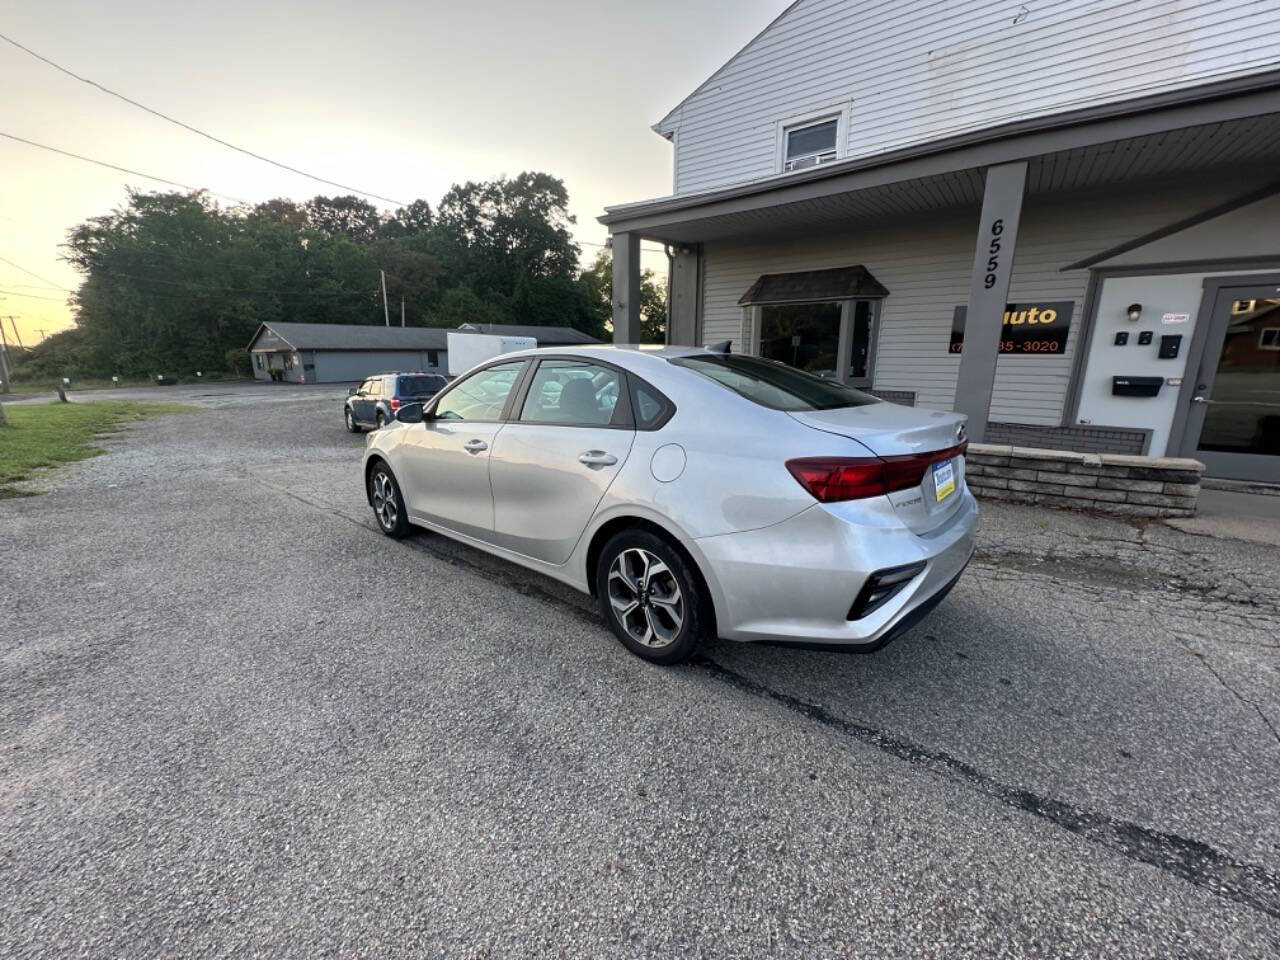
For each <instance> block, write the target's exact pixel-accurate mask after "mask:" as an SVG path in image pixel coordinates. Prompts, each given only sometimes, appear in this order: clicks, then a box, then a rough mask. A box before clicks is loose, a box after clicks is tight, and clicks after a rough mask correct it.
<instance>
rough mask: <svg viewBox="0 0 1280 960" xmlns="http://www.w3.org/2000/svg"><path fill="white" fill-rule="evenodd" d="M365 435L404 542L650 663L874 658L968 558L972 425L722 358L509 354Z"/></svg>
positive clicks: (374, 474)
mask: <svg viewBox="0 0 1280 960" xmlns="http://www.w3.org/2000/svg"><path fill="white" fill-rule="evenodd" d="M397 419H398V421H399V422H397V423H395V424H392V425H391V427H389V428H388V429H386V430H381V431H379V432H377V433H374V434H370V435H369V436H368V438H367V441H366V450H365V455H364V480H365V489H366V491H367V494H368V497H369V503H370V504H371V505H372V507H373V510H374V514H375V516H376V518H377V522H378V525H379V526H380V527H381V529H382V530H383V532H384V533H386V534H388V535H389V536H393V537H402V536H404V535H405V534H407V533H408V532H409V530H410V526H411V525H416V526H418V527H423V528H426V529H427V530H432V531H435V532H436V533H440V534H444V535H446V536H449V537H453V538H455V539H457V540H461V541H463V542H465V543H469V544H471V545H473V546H476V547H478V548H480V549H481V550H485V551H488V552H489V553H492V554H495V555H497V556H500V557H505V558H506V559H508V560H510V561H512V562H513V563H518V564H520V565H522V566H525V567H529V568H530V569H533V570H537V571H539V572H540V573H544V574H547V575H548V576H551V577H555V578H556V579H557V580H562V581H564V582H565V583H567V584H570V585H571V586H573V587H576V588H577V589H579V590H582V591H584V592H588V593H590V594H591V595H592V596H594V597H596V598H598V600H599V604H600V609H601V612H602V614H603V616H604V617H605V619H606V620H607V621H608V623H609V625H610V626H611V627H612V628H613V631H614V633H616V634H617V636H618V638H619V639H620V640H621V641H622V643H624V644H625V645H626V646H627V647H628V648H629V649H630V650H632V651H633V652H634V653H636V654H638V655H639V656H641V657H644V658H645V659H647V660H651V661H654V662H657V663H676V662H679V661H681V660H684V659H686V658H687V657H689V656H690V655H691V654H692V653H693V652H694V650H695V649H696V647H697V645H698V643H699V641H700V640H702V639H703V638H706V637H713V636H718V637H724V638H727V639H731V640H745V641H780V642H784V643H803V644H809V645H812V644H818V645H821V646H836V647H842V648H847V649H853V650H859V651H869V650H874V649H876V648H878V647H880V646H882V645H883V644H885V643H886V642H888V640H890V639H891V638H892V637H894V636H896V635H897V634H899V633H901V632H902V631H903V630H905V629H906V628H908V627H909V626H911V625H912V624H913V623H915V622H916V621H917V620H918V619H919V618H920V617H922V616H924V614H925V613H927V612H928V611H929V610H930V609H932V607H933V606H934V605H935V604H936V603H937V602H938V601H940V600H941V599H942V598H943V597H944V596H945V595H946V593H947V591H948V590H950V589H951V587H952V586H953V585H954V584H955V582H956V580H957V579H958V578H959V576H960V573H961V571H963V570H964V568H965V565H966V564H967V563H968V562H969V557H970V555H971V554H972V553H973V542H974V532H975V527H976V524H977V519H978V507H977V504H976V503H975V501H974V499H973V496H972V495H971V494H970V493H969V491H968V489H967V488H966V486H965V479H964V451H965V447H966V443H965V418H964V417H963V416H960V415H958V414H954V413H944V412H940V411H932V410H921V409H913V408H910V407H903V406H898V405H896V404H892V403H885V402H882V401H880V400H877V399H876V398H874V397H872V396H869V395H867V394H864V393H860V392H858V391H856V390H852V389H850V388H848V387H845V386H843V385H841V384H839V383H836V382H833V381H831V380H824V379H819V378H817V377H813V376H810V375H809V374H806V373H802V372H800V371H798V370H795V369H793V368H791V367H787V366H784V365H782V364H779V363H775V362H773V361H770V360H762V359H759V358H757V357H748V356H739V355H735V354H730V353H728V352H727V351H725V350H723V349H721V350H715V349H694V348H674V347H669V348H665V349H644V348H634V347H584V348H575V349H572V350H565V349H556V350H552V349H541V350H531V351H524V352H521V353H513V354H506V355H504V356H502V357H499V358H497V359H495V360H493V361H490V362H488V363H486V364H484V365H482V366H480V367H478V368H476V369H474V370H471V371H469V372H468V373H467V374H465V375H464V376H462V377H460V378H458V379H457V380H456V381H454V382H453V383H452V384H450V386H449V387H448V388H447V389H445V390H443V391H441V393H440V394H439V395H438V396H437V397H436V398H435V399H434V400H432V401H431V402H430V403H429V404H427V405H426V407H425V409H424V408H422V407H418V406H406V407H403V408H401V410H400V412H399V414H398V415H397Z"/></svg>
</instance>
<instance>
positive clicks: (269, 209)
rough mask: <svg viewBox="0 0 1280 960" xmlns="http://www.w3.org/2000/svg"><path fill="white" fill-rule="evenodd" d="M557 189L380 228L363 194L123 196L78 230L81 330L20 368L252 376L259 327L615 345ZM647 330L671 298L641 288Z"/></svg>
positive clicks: (479, 189)
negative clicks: (551, 335) (498, 329)
mask: <svg viewBox="0 0 1280 960" xmlns="http://www.w3.org/2000/svg"><path fill="white" fill-rule="evenodd" d="M568 202H569V197H568V193H567V191H566V189H565V186H564V183H563V181H561V180H559V179H557V178H556V177H553V176H550V175H549V174H545V173H523V174H520V175H519V176H517V177H513V178H510V179H507V178H500V179H497V180H490V181H482V182H468V183H464V184H457V185H455V186H453V187H452V188H450V190H449V191H448V192H447V193H446V194H445V195H444V197H443V198H442V199H441V200H440V203H439V205H438V206H437V207H436V209H434V210H433V209H432V208H431V206H430V205H429V204H428V203H427V201H426V200H416V201H414V202H413V203H411V204H409V205H408V206H406V207H402V208H400V209H398V210H396V211H395V212H394V213H393V214H384V213H382V212H380V211H379V210H378V209H377V208H376V207H375V206H373V205H372V204H370V203H368V202H367V201H365V200H362V199H360V198H358V197H355V196H339V197H324V196H317V197H314V198H313V199H311V200H308V201H306V202H305V203H295V202H293V201H291V200H279V199H278V200H271V201H268V202H266V203H261V204H258V205H256V206H252V207H250V206H233V207H221V206H219V205H218V204H217V203H216V202H214V201H213V200H212V199H211V198H210V197H209V196H208V195H207V194H206V193H204V192H195V193H180V192H174V193H163V192H160V193H156V192H141V191H132V190H131V191H129V193H128V202H127V203H126V204H125V205H124V206H123V207H120V208H118V209H116V210H113V211H112V212H111V213H109V214H106V215H105V216H100V217H94V218H93V219H91V220H88V221H87V222H85V223H82V224H80V225H79V226H77V227H75V228H74V229H72V230H71V231H70V233H69V236H68V243H67V252H66V254H65V259H67V260H68V261H69V262H70V263H71V264H72V265H73V266H74V267H75V268H76V269H77V270H78V271H79V272H80V273H81V274H82V275H83V277H84V280H83V282H82V283H81V285H80V288H79V290H78V291H76V293H75V294H74V297H73V306H74V310H75V318H76V325H75V326H74V327H73V328H71V329H70V330H67V331H63V332H62V333H58V334H55V335H53V336H51V337H49V338H47V339H46V340H45V341H43V342H42V343H41V344H40V345H39V346H37V347H35V348H34V349H32V350H29V351H27V352H26V353H25V354H23V355H21V356H20V357H18V358H17V369H16V370H15V374H17V375H18V376H20V377H24V376H25V377H38V376H73V377H74V376H81V377H85V376H91V377H107V376H111V375H113V374H118V375H121V376H124V377H143V376H152V375H155V374H157V373H166V374H170V375H177V376H189V375H190V373H191V372H193V371H196V370H201V371H210V372H212V371H218V370H226V371H228V372H232V373H247V372H248V369H249V368H248V360H247V354H246V353H245V347H246V346H247V345H248V342H249V339H250V338H251V337H252V336H253V333H254V331H255V330H256V329H257V328H258V325H259V324H260V323H263V322H268V323H269V322H272V321H294V322H303V323H357V324H379V323H383V322H384V302H383V294H382V275H383V274H385V277H386V300H387V301H388V303H387V309H388V312H389V313H390V314H391V322H392V323H393V324H397V325H398V324H399V322H400V310H401V301H402V300H403V303H404V313H405V318H406V324H407V325H409V326H436V327H456V326H458V325H459V324H462V323H524V324H538V325H557V326H558V325H564V326H571V327H575V328H577V329H579V330H583V331H585V332H586V333H589V334H591V335H592V336H594V337H597V338H599V339H601V340H609V339H611V332H610V326H609V320H610V317H611V307H610V298H611V292H612V289H611V288H612V269H611V268H612V264H611V258H610V255H609V252H608V251H607V250H602V251H601V252H600V254H599V255H598V256H597V257H596V258H595V260H594V262H593V263H592V264H591V265H590V266H589V267H587V268H585V269H583V268H582V267H581V266H580V257H581V250H580V248H579V246H578V245H577V244H576V243H575V242H574V240H573V237H572V235H571V234H570V232H569V227H570V226H571V225H572V224H573V222H574V221H573V218H572V216H570V214H569V213H568ZM641 311H642V331H643V339H644V340H645V341H646V342H661V340H662V339H663V334H664V330H665V325H666V303H665V290H664V288H663V287H662V286H661V285H660V283H659V282H658V281H657V280H656V279H655V278H654V276H653V275H652V273H651V272H650V271H645V275H644V282H643V284H642V308H641Z"/></svg>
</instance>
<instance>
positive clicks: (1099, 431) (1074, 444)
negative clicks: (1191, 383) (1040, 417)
mask: <svg viewBox="0 0 1280 960" xmlns="http://www.w3.org/2000/svg"><path fill="white" fill-rule="evenodd" d="M1150 437H1151V431H1150V430H1137V429H1134V428H1131V427H1094V426H1080V427H1037V426H1033V425H1031V424H1027V423H995V422H992V423H988V424H987V432H986V435H985V437H984V440H985V442H986V443H995V444H1008V445H1010V446H1014V447H1044V448H1045V449H1047V450H1075V451H1077V452H1078V453H1129V454H1133V455H1134V456H1140V455H1142V454H1143V453H1144V452H1145V451H1146V449H1147V442H1148V440H1149V439H1150Z"/></svg>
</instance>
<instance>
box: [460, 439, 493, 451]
mask: <svg viewBox="0 0 1280 960" xmlns="http://www.w3.org/2000/svg"><path fill="white" fill-rule="evenodd" d="M462 446H463V449H465V450H466V451H467V453H479V452H480V451H481V450H488V449H489V445H488V444H487V443H485V442H484V441H483V440H468V441H467V442H466V443H464V444H463V445H462Z"/></svg>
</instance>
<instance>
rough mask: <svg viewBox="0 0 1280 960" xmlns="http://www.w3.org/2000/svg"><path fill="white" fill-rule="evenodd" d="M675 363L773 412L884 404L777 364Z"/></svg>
mask: <svg viewBox="0 0 1280 960" xmlns="http://www.w3.org/2000/svg"><path fill="white" fill-rule="evenodd" d="M671 362H672V363H674V364H675V365H676V366H678V367H685V368H687V369H689V370H692V371H694V372H695V373H699V374H701V375H702V376H704V377H706V378H707V379H709V380H714V381H715V382H716V383H718V384H720V385H721V386H725V387H728V388H729V389H730V390H732V391H733V392H734V393H736V394H738V395H739V396H743V397H746V398H747V399H748V400H750V401H752V402H753V403H758V404H760V406H762V407H769V408H770V409H772V410H836V409H839V408H840V407H862V406H866V405H867V404H871V403H880V402H881V401H879V400H877V399H876V398H875V397H873V396H871V395H870V394H868V393H863V392H862V391H860V390H854V389H853V388H852V387H846V386H845V385H844V384H842V383H840V382H838V381H836V380H824V379H823V378H822V377H815V376H814V375H813V374H811V373H805V372H804V371H803V370H797V369H796V368H795V367H788V366H787V365H786V364H784V363H779V362H777V361H776V360H762V359H760V358H759V357H744V356H729V355H722V354H707V355H705V356H697V355H695V356H690V357H673V358H672V359H671Z"/></svg>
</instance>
